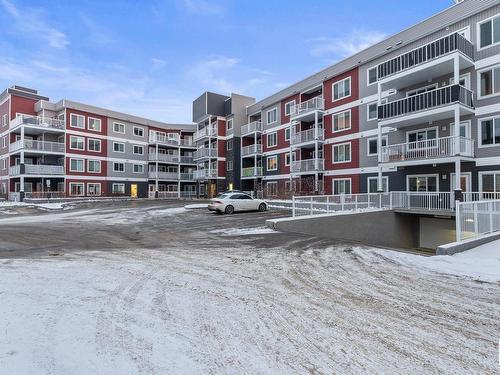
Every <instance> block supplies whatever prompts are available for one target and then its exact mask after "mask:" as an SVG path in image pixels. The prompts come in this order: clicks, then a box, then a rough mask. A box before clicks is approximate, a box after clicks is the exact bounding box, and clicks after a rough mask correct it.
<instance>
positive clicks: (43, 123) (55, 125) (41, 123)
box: [10, 115, 66, 130]
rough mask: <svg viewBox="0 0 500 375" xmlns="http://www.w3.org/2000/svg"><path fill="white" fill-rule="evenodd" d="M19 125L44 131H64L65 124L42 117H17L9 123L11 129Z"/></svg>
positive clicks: (61, 121)
mask: <svg viewBox="0 0 500 375" xmlns="http://www.w3.org/2000/svg"><path fill="white" fill-rule="evenodd" d="M20 125H28V126H34V127H40V128H45V129H54V130H64V128H65V127H66V124H65V122H64V120H58V119H56V118H51V117H44V116H30V115H19V116H17V117H16V118H15V119H14V120H12V121H11V122H10V127H11V129H14V128H16V127H18V126H20Z"/></svg>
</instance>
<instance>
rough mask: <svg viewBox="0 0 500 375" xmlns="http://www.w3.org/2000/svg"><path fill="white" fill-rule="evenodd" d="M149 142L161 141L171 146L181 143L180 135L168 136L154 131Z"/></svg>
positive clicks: (160, 142)
mask: <svg viewBox="0 0 500 375" xmlns="http://www.w3.org/2000/svg"><path fill="white" fill-rule="evenodd" d="M149 143H159V144H164V145H170V146H178V145H179V144H180V138H179V137H172V136H170V137H168V136H166V135H164V134H158V133H156V134H155V133H152V134H150V135H149Z"/></svg>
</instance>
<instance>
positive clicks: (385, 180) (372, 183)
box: [368, 176, 389, 193]
mask: <svg viewBox="0 0 500 375" xmlns="http://www.w3.org/2000/svg"><path fill="white" fill-rule="evenodd" d="M388 187H389V177H387V176H384V177H382V191H384V192H388V191H389V189H388ZM368 193H378V177H368Z"/></svg>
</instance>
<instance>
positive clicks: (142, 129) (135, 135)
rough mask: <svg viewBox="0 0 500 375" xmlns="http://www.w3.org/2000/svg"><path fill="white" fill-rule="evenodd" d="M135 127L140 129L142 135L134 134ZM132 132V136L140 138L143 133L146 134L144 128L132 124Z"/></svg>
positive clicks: (142, 136)
mask: <svg viewBox="0 0 500 375" xmlns="http://www.w3.org/2000/svg"><path fill="white" fill-rule="evenodd" d="M136 129H140V130H141V131H142V135H137V134H135V130H136ZM132 134H133V135H134V137H141V138H144V135H145V134H146V132H145V130H144V128H143V127H141V126H134V129H133V130H132Z"/></svg>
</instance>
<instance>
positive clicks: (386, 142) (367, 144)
mask: <svg viewBox="0 0 500 375" xmlns="http://www.w3.org/2000/svg"><path fill="white" fill-rule="evenodd" d="M384 139H385V145H386V146H387V144H388V142H389V137H388V136H387V135H383V136H382V144H383V143H384ZM373 140H375V141H377V153H375V154H372V153H370V141H373ZM382 147H383V146H382ZM378 150H379V147H378V137H369V138H367V139H366V156H378Z"/></svg>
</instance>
